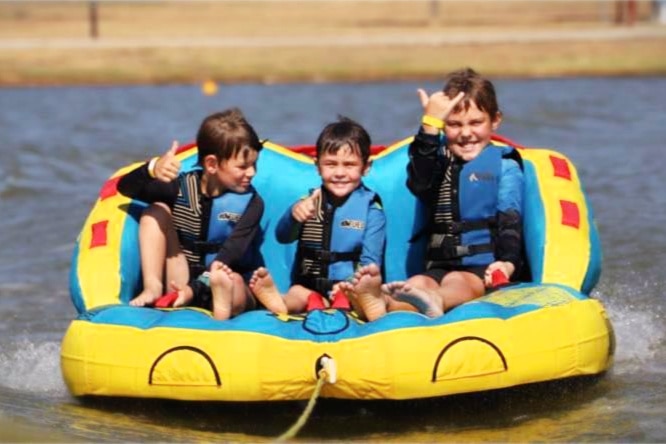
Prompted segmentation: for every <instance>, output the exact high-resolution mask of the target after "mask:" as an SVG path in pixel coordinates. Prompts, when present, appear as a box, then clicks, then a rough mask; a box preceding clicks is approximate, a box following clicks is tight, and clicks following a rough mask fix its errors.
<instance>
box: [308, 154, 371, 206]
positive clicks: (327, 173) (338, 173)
mask: <svg viewBox="0 0 666 444" xmlns="http://www.w3.org/2000/svg"><path fill="white" fill-rule="evenodd" d="M316 164H317V170H318V171H319V175H320V176H321V181H322V184H323V185H324V188H325V189H326V191H328V192H329V193H330V194H331V195H333V196H334V197H339V198H342V197H346V196H348V195H349V194H351V192H352V191H354V190H355V189H356V188H358V186H359V185H360V184H361V179H362V178H363V175H364V174H365V173H367V171H368V169H369V168H370V163H367V164H364V163H363V159H361V156H360V155H359V154H358V153H356V152H354V151H353V150H352V149H351V147H349V146H348V145H346V146H343V147H341V148H340V149H339V150H338V151H337V152H336V153H335V154H333V153H323V154H322V155H321V156H320V157H319V158H318V159H317V161H316Z"/></svg>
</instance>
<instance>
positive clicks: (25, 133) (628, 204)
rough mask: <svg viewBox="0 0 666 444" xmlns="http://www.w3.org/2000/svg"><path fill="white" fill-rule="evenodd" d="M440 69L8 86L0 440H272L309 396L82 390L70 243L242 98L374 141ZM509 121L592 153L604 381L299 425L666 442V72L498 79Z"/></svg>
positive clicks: (394, 434)
mask: <svg viewBox="0 0 666 444" xmlns="http://www.w3.org/2000/svg"><path fill="white" fill-rule="evenodd" d="M439 86H440V85H439V84H434V83H376V84H372V83H371V84H344V85H343V84H326V85H271V86H266V85H239V86H226V85H222V86H221V90H220V93H219V94H218V95H216V96H212V97H207V96H204V95H202V94H201V93H200V91H199V89H198V88H197V87H194V86H168V87H109V88H100V87H96V88H87V87H86V88H84V87H81V88H36V89H30V88H26V89H0V135H1V139H0V315H1V321H0V374H1V375H2V376H1V377H0V441H16V440H27V441H96V442H104V441H107V442H108V441H238V442H252V441H263V440H270V439H271V438H273V437H275V436H278V435H279V434H280V433H282V432H283V431H284V430H286V429H287V428H288V427H289V426H290V425H291V424H292V423H293V421H295V420H296V418H298V416H299V414H300V413H301V411H302V410H303V408H304V404H303V403H284V404H282V403H280V404H278V405H274V404H269V405H264V404H258V405H256V404H254V405H252V404H251V405H241V406H229V405H226V404H219V403H214V404H205V405H201V404H192V403H185V404H183V403H176V402H166V401H152V402H151V401H137V400H114V401H104V402H102V401H87V402H84V401H82V400H78V399H75V398H72V397H71V396H70V395H69V394H68V393H67V390H66V388H65V386H64V383H63V382H62V377H61V374H60V368H59V349H60V340H61V339H62V336H63V335H64V332H65V329H66V328H67V326H68V324H69V322H70V321H71V319H72V318H73V317H74V315H75V310H74V308H73V306H72V304H71V302H70V300H69V294H68V288H67V285H68V276H67V274H68V270H69V262H70V257H71V252H72V246H73V242H74V240H75V238H76V236H77V235H78V232H79V230H80V228H81V226H82V224H83V221H84V218H85V216H86V214H87V212H88V211H89V209H90V207H91V205H92V203H93V202H94V200H95V198H96V195H97V192H98V190H99V187H100V186H101V184H102V183H103V182H104V180H105V179H106V178H107V177H108V176H109V175H110V174H111V173H112V172H113V171H115V170H116V169H117V168H118V167H120V166H123V165H125V164H127V163H129V162H131V161H136V160H141V159H145V158H147V157H150V156H152V155H156V154H159V153H161V152H162V151H163V150H165V149H166V148H167V147H168V146H169V145H170V143H171V141H172V140H173V139H177V140H179V141H181V142H183V143H184V142H189V141H192V140H193V138H194V134H195V131H196V128H197V127H198V125H199V123H200V121H201V119H202V118H203V117H204V116H205V115H207V114H209V113H211V112H213V111H217V110H220V109H224V108H227V107H230V106H240V107H241V108H242V109H243V111H244V112H245V113H246V115H247V116H248V118H249V119H250V120H251V122H252V123H253V124H254V126H255V127H256V128H257V129H258V131H259V133H260V136H261V137H265V138H269V139H271V140H272V141H274V142H276V143H280V144H284V145H302V144H312V143H314V141H315V139H316V137H317V135H318V133H319V130H320V129H321V128H322V127H323V125H324V124H325V123H328V122H329V121H331V120H333V119H335V117H336V115H337V114H343V115H347V116H349V117H352V118H354V119H356V120H358V121H360V122H361V123H362V124H364V125H365V126H366V128H367V129H368V130H369V131H370V133H371V135H372V136H373V140H374V142H375V143H377V144H390V143H391V142H393V141H396V140H399V139H402V138H404V137H407V136H409V135H411V134H412V133H413V131H414V130H415V129H416V127H417V125H418V120H419V115H420V113H419V111H420V105H419V103H418V100H417V97H416V94H415V90H416V88H417V87H425V88H427V89H430V90H435V89H436V88H438V87H439ZM496 86H497V89H498V95H499V100H500V104H501V108H502V110H503V112H504V116H505V118H504V123H503V124H502V127H501V128H500V131H499V132H500V133H501V134H503V135H505V136H507V137H509V138H511V139H513V140H515V141H517V142H518V143H520V144H523V145H526V146H533V147H550V148H554V149H556V150H558V151H561V152H562V153H564V154H566V155H567V156H568V157H569V158H570V159H571V160H572V161H573V162H574V163H575V164H576V165H577V167H578V171H579V174H580V176H581V180H582V181H583V183H584V185H585V187H586V191H587V193H588V196H589V198H590V200H591V203H592V206H593V208H594V211H595V214H596V218H597V222H598V225H599V229H600V232H601V239H602V245H603V249H604V268H603V273H602V277H601V281H600V283H599V285H598V286H597V288H596V289H595V291H594V293H593V295H594V296H595V297H597V298H599V299H600V300H601V301H602V302H603V303H604V305H605V306H606V308H607V310H608V312H609V315H610V317H611V320H612V322H613V325H614V327H615V332H616V336H617V350H616V359H615V365H614V367H613V369H612V370H611V371H610V372H609V373H608V374H607V375H605V376H604V377H602V378H599V379H598V380H597V381H585V382H584V383H580V384H578V383H574V382H568V383H566V384H545V385H543V386H538V387H533V388H528V389H525V390H517V391H509V392H508V393H507V392H501V393H491V394H485V395H472V396H467V397H452V398H447V399H444V400H437V401H422V402H407V403H352V404H350V403H340V402H333V401H320V403H319V404H318V405H317V407H316V409H315V412H314V414H313V416H312V418H311V419H310V421H309V423H308V425H307V426H306V427H305V429H303V431H302V432H301V434H300V435H299V436H300V437H301V439H303V440H315V441H322V440H347V441H357V442H364V441H377V442H379V441H381V442H386V441H392V442H425V441H613V442H625V441H634V442H637V441H641V442H642V441H651V442H659V441H662V442H663V441H666V426H665V425H664V420H663V416H664V412H665V411H666V382H664V380H665V378H664V377H665V376H666V344H665V336H666V332H665V327H664V313H665V312H664V310H665V306H666V303H665V294H664V289H663V288H662V286H663V285H664V283H665V281H666V279H665V278H664V273H663V270H664V269H665V267H666V255H665V254H664V250H665V249H666V248H665V247H666V229H665V228H664V227H665V226H666V218H665V215H666V210H665V208H666V193H665V192H664V186H665V185H666V175H665V174H664V173H663V171H662V169H663V166H662V165H663V162H664V161H663V156H664V155H663V143H664V140H665V139H666V137H665V136H666V129H665V128H666V125H665V124H664V122H665V121H666V120H665V119H666V105H665V104H666V79H665V78H642V79H603V78H601V79H553V80H529V81H527V80H511V81H509V80H504V81H497V82H496Z"/></svg>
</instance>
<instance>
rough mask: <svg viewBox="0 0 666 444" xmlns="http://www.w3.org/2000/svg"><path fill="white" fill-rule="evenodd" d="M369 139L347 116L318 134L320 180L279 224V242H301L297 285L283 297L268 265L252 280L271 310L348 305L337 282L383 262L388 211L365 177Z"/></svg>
mask: <svg viewBox="0 0 666 444" xmlns="http://www.w3.org/2000/svg"><path fill="white" fill-rule="evenodd" d="M370 146H371V141H370V136H369V135H368V133H367V131H366V130H365V129H364V128H363V127H362V126H361V125H359V124H358V123H356V122H354V121H353V120H351V119H348V118H344V117H341V118H340V119H339V120H338V121H337V122H334V123H330V124H328V125H327V126H326V127H325V128H324V129H323V131H322V132H321V134H320V135H319V137H318V139H317V145H316V149H317V158H316V160H315V165H316V166H317V170H318V172H319V175H320V176H321V180H322V186H321V187H320V188H317V189H315V190H313V191H311V193H310V194H309V195H308V196H307V197H305V198H303V199H301V200H299V201H298V202H296V203H294V205H292V206H291V208H289V209H288V210H287V211H286V213H285V214H284V216H283V217H282V218H281V219H280V221H279V222H278V225H277V228H276V234H277V239H278V241H280V242H283V243H290V242H294V241H298V249H297V257H296V263H295V270H294V273H293V282H292V286H291V287H290V288H289V291H288V292H287V294H286V295H285V296H284V298H283V297H282V296H281V295H280V293H279V291H278V289H277V287H276V286H275V284H274V282H273V279H272V278H271V275H270V274H269V272H268V270H266V269H265V268H259V269H257V270H256V271H255V272H254V274H253V276H252V278H251V279H250V284H249V285H250V289H252V291H253V292H254V294H255V296H256V297H257V298H258V299H259V301H261V303H262V304H263V305H264V306H265V307H266V308H268V309H269V310H271V311H272V312H274V313H301V312H303V311H305V310H306V309H308V310H309V309H320V308H325V307H327V306H328V305H329V303H330V304H331V306H332V307H333V308H349V302H348V301H347V299H346V297H345V295H344V293H343V292H340V291H335V290H337V284H338V283H339V282H341V281H346V280H348V279H353V277H354V273H355V272H356V271H357V269H358V268H359V267H363V266H369V265H370V264H375V266H377V267H380V266H381V264H382V262H383V256H384V243H385V237H386V234H385V226H386V218H385V215H384V210H383V209H382V206H381V200H380V198H379V196H378V195H377V194H376V193H375V192H374V191H372V190H370V189H368V188H367V187H366V186H365V185H364V184H363V182H362V180H361V179H362V178H363V176H364V175H365V174H366V173H367V172H368V170H369V169H370V164H371V161H370ZM379 285H380V283H378V284H377V287H378V288H379ZM329 295H330V299H331V300H330V301H329V300H328V299H329ZM355 308H360V307H355ZM361 311H362V310H361ZM361 314H362V313H361Z"/></svg>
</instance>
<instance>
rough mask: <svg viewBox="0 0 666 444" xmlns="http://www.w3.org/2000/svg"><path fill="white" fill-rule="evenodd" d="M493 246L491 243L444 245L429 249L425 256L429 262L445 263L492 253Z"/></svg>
mask: <svg viewBox="0 0 666 444" xmlns="http://www.w3.org/2000/svg"><path fill="white" fill-rule="evenodd" d="M493 251H494V246H493V244H492V243H488V244H475V245H451V246H449V245H444V246H441V247H439V248H429V249H428V253H427V255H426V257H427V259H428V260H430V261H445V260H449V259H457V258H460V257H465V256H473V255H475V254H481V253H492V252H493Z"/></svg>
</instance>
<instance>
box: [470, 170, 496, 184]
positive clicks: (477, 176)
mask: <svg viewBox="0 0 666 444" xmlns="http://www.w3.org/2000/svg"><path fill="white" fill-rule="evenodd" d="M493 180H495V175H494V174H493V173H482V172H478V173H472V174H470V175H469V181H470V182H479V181H483V182H491V181H493Z"/></svg>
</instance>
